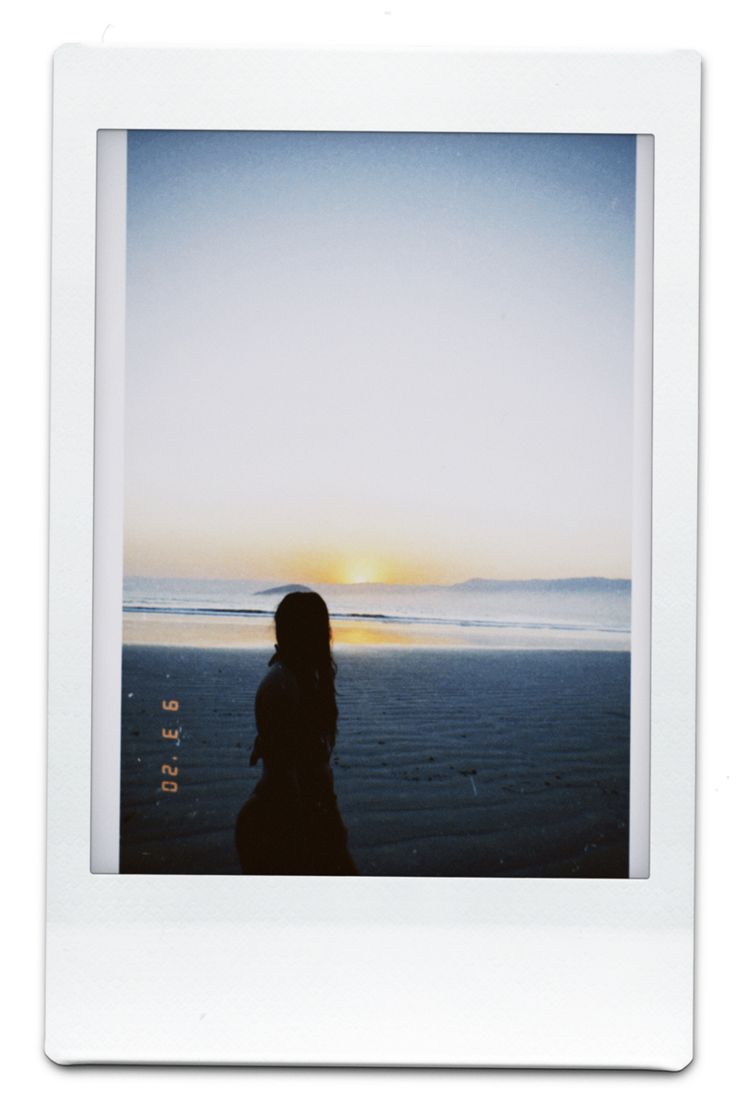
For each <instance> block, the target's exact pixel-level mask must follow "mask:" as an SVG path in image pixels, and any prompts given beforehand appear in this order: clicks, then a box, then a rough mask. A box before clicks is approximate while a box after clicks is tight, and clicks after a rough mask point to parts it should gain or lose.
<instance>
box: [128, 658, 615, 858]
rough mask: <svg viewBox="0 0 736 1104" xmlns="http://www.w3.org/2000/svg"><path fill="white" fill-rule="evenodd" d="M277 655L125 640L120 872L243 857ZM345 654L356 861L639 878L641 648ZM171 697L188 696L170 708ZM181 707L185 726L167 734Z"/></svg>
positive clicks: (346, 777)
mask: <svg viewBox="0 0 736 1104" xmlns="http://www.w3.org/2000/svg"><path fill="white" fill-rule="evenodd" d="M270 654H271V652H270V649H269V648H267V647H264V648H258V647H249V648H244V649H237V648H235V647H229V648H197V647H192V646H190V647H177V648H172V647H163V646H155V645H140V644H127V645H126V646H125V647H124V649H123V726H122V727H123V755H122V847H121V869H122V870H123V871H124V872H146V871H150V872H158V873H217V874H224V873H234V874H235V873H238V872H239V868H238V865H237V858H236V854H235V850H234V846H233V825H234V822H235V818H236V816H237V813H238V810H239V809H240V806H241V805H242V803H243V801H244V800H245V798H246V797H247V796H248V794H249V793H250V791H251V790H252V788H253V786H254V785H255V783H256V781H257V778H258V775H259V768H251V767H249V766H248V756H249V752H250V747H251V744H252V741H253V738H254V735H255V731H254V724H253V698H254V694H255V690H256V687H257V685H258V682H259V681H260V679H261V678H262V676H263V674H264V672H265V671H266V664H267V661H268V658H269V656H270ZM335 657H336V659H337V662H338V667H339V670H338V680H337V685H338V691H339V699H338V702H339V707H340V727H339V733H338V741H337V746H336V750H335V756H334V760H333V767H334V774H335V786H336V790H337V794H338V800H339V803H340V809H341V812H342V815H343V819H344V821H345V823H346V825H347V827H348V830H349V834H350V846H351V850H352V852H353V855H354V858H355V861H356V863H357V865H358V868H359V870H360V873H361V874H365V875H402V876H410V875H420V876H445V877H448V876H465V877H468V876H501V877H508V876H531V877H554V876H562V877H576V876H587V877H625V876H626V873H627V862H628V843H627V841H628V761H629V655H628V653H626V652H620V651H619V652H602V651H569V650H568V651H529V650H525V651H510V650H490V649H478V650H472V649H461V648H433V647H428V646H425V647H423V648H411V647H351V646H348V645H342V646H340V645H338V646H336V649H335ZM172 699H176V700H177V701H178V702H179V710H178V712H176V713H173V712H166V711H164V710H162V707H161V702H162V701H163V700H166V701H170V700H172ZM172 717H175V718H176V723H177V725H178V727H179V733H180V735H179V740H178V742H177V741H175V740H171V739H164V738H163V737H162V727H164V726H170V723H171V719H172ZM164 764H168V766H169V768H170V769H171V771H173V770H174V769H176V772H177V773H176V774H175V775H174V774H173V773H168V772H167V773H166V774H162V773H161V769H162V766H163V765H164ZM162 781H166V782H168V783H171V782H172V781H175V782H176V790H175V791H174V787H173V786H171V785H170V784H169V785H168V786H167V789H168V790H169V791H170V792H164V791H162V790H161V788H160V783H161V782H162Z"/></svg>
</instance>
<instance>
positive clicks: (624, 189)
mask: <svg viewBox="0 0 736 1104" xmlns="http://www.w3.org/2000/svg"><path fill="white" fill-rule="evenodd" d="M635 175H636V144H635V139H634V138H632V137H631V136H626V135H492V134H476V135H474V134H446V135H444V134H372V133H364V134H341V133H338V132H335V133H318V132H309V133H306V132H305V133H290V134H286V133H271V132H258V133H255V132H254V133H251V132H242V133H240V132H238V133H236V132H233V133H228V132H218V133H210V132H154V131H145V132H142V131H141V132H136V131H130V132H129V133H128V145H127V181H128V185H127V299H126V389H125V413H124V419H125V465H124V474H125V507H124V579H123V586H122V610H121V617H122V625H123V644H122V656H121V669H122V690H121V703H120V710H121V744H120V769H121V782H120V798H121V801H120V871H121V872H122V873H131V874H144V873H156V874H232V875H238V874H240V873H241V868H240V865H239V861H238V852H237V850H236V844H235V838H234V828H235V822H236V819H237V817H238V812H239V810H240V809H241V807H242V806H243V803H244V802H245V801H246V799H247V798H248V797H249V795H250V794H251V793H252V791H253V789H254V787H255V786H256V783H257V782H258V779H259V777H260V774H261V765H260V764H254V765H251V764H250V759H251V752H252V749H253V745H254V741H255V739H256V721H255V712H254V702H255V697H256V692H257V690H258V687H259V685H260V683H261V680H262V679H263V678H264V676H265V675H266V673H267V671H268V670H269V667H268V664H269V661H270V660H271V659H272V657H273V655H274V642H275V632H274V614H275V611H276V609H277V607H278V606H279V603H280V602H281V601H282V600H283V599H284V597H285V596H286V595H288V594H294V593H305V592H312V591H316V592H317V593H318V594H319V595H321V597H322V598H323V599H324V602H325V603H326V605H327V608H328V610H329V617H330V626H331V632H332V656H333V659H334V661H335V664H336V676H335V691H336V702H337V708H338V721H337V735H336V739H335V744H334V749H333V751H332V755H331V768H332V773H333V776H334V788H335V794H336V797H337V803H338V805H339V810H340V814H341V816H342V820H343V821H344V824H345V827H346V828H347V833H348V842H349V848H350V853H351V855H352V858H353V860H354V863H355V866H356V868H357V872H358V874H359V875H360V876H367V877H371V876H374V877H377V876H392V877H443V878H452V877H531V878H573V877H574V878H622V877H627V876H628V872H629V865H628V864H629V786H630V778H629V761H630V697H631V677H630V671H631V595H632V581H631V564H632V555H631V544H632V482H633V420H632V406H633V398H632V371H633V369H632V355H633V354H632V348H633V303H634V294H633V292H634V210H635V204H634V198H635V195H634V192H635Z"/></svg>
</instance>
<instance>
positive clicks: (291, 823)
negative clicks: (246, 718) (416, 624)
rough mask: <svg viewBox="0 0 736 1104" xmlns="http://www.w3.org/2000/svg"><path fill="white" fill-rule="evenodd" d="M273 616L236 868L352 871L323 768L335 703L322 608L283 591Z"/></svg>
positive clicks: (317, 600) (314, 597) (315, 600)
mask: <svg viewBox="0 0 736 1104" xmlns="http://www.w3.org/2000/svg"><path fill="white" fill-rule="evenodd" d="M275 621H276V651H275V654H274V655H273V656H272V658H271V660H270V662H269V668H270V670H269V671H268V674H266V676H265V677H264V678H263V680H262V682H261V684H260V686H259V687H258V691H257V693H256V701H255V712H256V730H257V736H256V740H255V743H254V745H253V751H252V752H251V757H250V763H251V766H254V765H255V764H256V763H257V762H258V761H259V760H262V761H263V774H262V775H261V779H260V781H259V782H258V784H257V785H256V787H255V789H254V791H253V793H252V794H251V796H250V797H249V798H248V800H247V801H246V803H245V805H244V806H243V808H242V809H241V810H240V814H239V816H238V820H237V825H236V828H235V841H236V845H237V848H238V855H239V857H240V865H241V867H242V870H243V873H244V874H357V870H356V868H355V865H354V863H353V860H352V858H351V856H350V852H349V851H348V847H347V830H346V828H345V825H344V824H343V822H342V818H341V817H340V813H339V810H338V808H337V798H336V797H335V790H334V784H333V777H332V768H331V767H330V756H331V754H332V749H333V747H334V746H335V736H336V733H337V703H336V701H335V672H336V667H335V663H334V661H333V659H332V652H331V648H330V642H331V633H330V619H329V614H328V612H327V606H326V605H325V603H324V601H323V599H322V598H321V597H320V596H319V594H315V593H314V592H313V591H308V592H294V593H290V594H287V595H286V596H285V597H284V598H283V599H282V600H281V602H280V603H279V606H278V609H277V610H276V617H275Z"/></svg>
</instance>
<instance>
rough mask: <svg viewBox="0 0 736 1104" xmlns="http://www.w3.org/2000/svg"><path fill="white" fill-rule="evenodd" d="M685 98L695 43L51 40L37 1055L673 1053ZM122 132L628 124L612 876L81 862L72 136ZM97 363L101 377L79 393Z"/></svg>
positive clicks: (97, 300)
mask: <svg viewBox="0 0 736 1104" xmlns="http://www.w3.org/2000/svg"><path fill="white" fill-rule="evenodd" d="M699 116H700V58H699V56H698V55H696V54H694V53H692V52H687V51H683V52H675V53H668V54H661V55H645V54H639V55H637V54H630V55H607V54H599V55H589V54H533V53H530V54H523V55H521V54H519V55H510V54H491V53H475V52H452V53H449V52H448V53H445V52H442V51H437V50H420V49H417V50H386V51H384V50H375V51H374V50H325V51H316V50H304V51H293V50H252V51H251V50H211V49H210V50H199V49H147V48H145V49H144V48H118V47H84V46H66V47H62V48H61V49H60V50H59V51H58V52H57V54H56V57H55V64H54V151H53V158H54V160H53V168H54V197H53V254H52V255H53V272H52V384H51V483H50V556H49V565H50V566H49V570H50V585H49V735H48V769H49V776H48V898H47V1017H46V1018H47V1026H46V1052H47V1054H48V1055H49V1056H50V1057H51V1058H53V1059H54V1060H55V1061H58V1062H62V1063H73V1062H149V1063H150V1062H197V1063H203V1062H209V1063H223V1064H225V1063H227V1064H233V1063H238V1064H259V1063H294V1064H302V1065H303V1064H314V1065H324V1064H341V1065H427V1066H451V1065H457V1066H546V1067H552V1066H557V1067H560V1066H563V1067H564V1066H567V1067H570V1066H588V1067H645V1068H658V1069H681V1068H683V1067H684V1066H685V1065H687V1064H688V1062H689V1061H690V1059H691V1057H692V1036H693V1030H692V1015H693V1007H692V988H693V862H694V840H693V833H694V735H695V733H694V727H695V615H696V535H697V419H698V413H697V394H698V391H697V387H698V384H697V354H698V258H699V137H700V117H699ZM128 129H162V130H166V129H171V130H176V129H190V130H335V131H356V130H373V131H391V130H393V131H465V132H504V131H505V132H527V133H538V132H563V133H602V134H609V133H622V134H635V135H640V136H650V144H649V149H650V150H651V142H652V141H653V149H654V174H653V175H654V227H653V239H652V234H651V226H650V225H649V224H648V223H646V221H645V220H640V219H637V222H638V228H637V266H638V269H637V304H636V318H637V323H636V349H635V359H636V366H637V380H638V383H637V388H638V390H637V393H636V398H635V411H636V413H635V418H636V419H638V420H639V426H640V431H639V432H637V429H636V426H635V439H636V440H637V441H639V442H641V441H646V439H647V436H648V433H647V430H648V427H649V425H650V424H651V434H652V436H651V440H652V447H651V451H649V450H648V449H646V450H644V451H645V452H646V455H644V454H641V452H640V455H639V456H638V457H637V458H636V469H637V472H638V482H637V487H636V490H635V495H634V511H635V528H636V531H637V532H638V534H639V537H638V545H636V544H635V549H634V559H635V571H634V577H635V579H637V578H638V579H640V580H644V581H645V582H644V583H643V584H641V583H640V591H639V594H638V595H637V594H636V590H635V593H634V598H633V619H632V639H633V640H636V639H638V640H639V641H642V640H647V641H648V642H649V649H650V654H651V668H649V667H648V666H647V664H646V663H645V662H644V660H645V659H646V658H647V657H646V655H645V653H646V652H647V651H648V650H649V649H646V648H641V647H640V648H639V649H638V650H639V654H640V660H639V661H638V662H637V664H636V666H635V667H634V668H633V669H632V704H633V703H634V702H635V701H638V703H639V705H638V713H637V715H638V718H639V720H638V722H637V725H638V729H637V731H638V736H637V738H636V740H635V741H633V735H634V722H633V718H632V741H633V745H634V750H633V751H632V768H633V766H634V762H633V757H634V756H635V757H637V758H638V769H637V770H636V771H634V770H633V769H632V785H634V782H635V779H639V780H641V779H645V780H646V778H647V777H648V778H649V785H648V786H647V785H646V784H644V785H643V790H642V788H641V782H640V783H639V785H640V792H638V793H632V806H631V808H632V840H633V839H634V837H635V836H636V839H637V840H639V841H640V844H639V845H638V846H639V852H638V856H637V858H636V861H637V863H638V866H637V870H636V873H637V874H638V876H634V877H631V878H629V879H522V878H508V879H505V878H503V879H499V878H453V879H441V878H433V879H430V878H365V879H361V878H353V879H339V878H299V877H290V878H288V879H281V878H277V877H257V878H254V877H248V878H242V877H232V876H203V875H197V876H172V875H168V876H156V875H140V876H139V875H119V874H101V873H93V870H95V869H96V870H99V869H105V861H106V860H105V855H104V848H103V851H102V852H99V853H97V854H96V855H95V854H94V853H93V854H91V851H90V847H91V843H90V841H91V838H92V833H91V827H92V819H93V808H92V804H93V797H94V799H95V801H96V802H97V803H98V804H100V800H99V799H100V795H101V794H105V793H106V795H107V796H106V797H105V798H104V799H103V800H102V802H101V804H102V806H105V805H107V806H108V807H109V805H110V802H112V803H113V807H116V806H115V805H114V803H115V802H116V801H117V793H116V775H115V773H114V772H111V771H110V769H109V763H106V762H105V759H104V748H105V747H108V748H110V747H113V748H114V747H116V746H119V727H118V728H117V729H116V730H115V731H114V732H113V731H112V728H111V724H112V722H113V721H114V720H115V713H114V710H113V712H112V713H110V710H109V708H108V709H107V710H106V708H105V706H104V702H105V701H107V702H108V704H109V701H110V700H113V701H115V700H119V674H118V675H117V676H116V675H115V673H114V671H112V670H111V669H110V667H109V665H107V664H105V663H103V662H101V660H100V654H99V650H98V644H99V641H100V640H102V638H103V636H104V637H105V639H106V640H107V646H109V645H110V641H111V640H112V642H113V645H115V634H117V647H118V653H117V654H118V655H119V639H120V637H119V633H120V618H121V610H120V601H119V599H120V595H119V592H118V591H117V590H116V583H115V580H116V579H119V578H120V575H121V570H122V569H121V558H122V532H121V530H120V529H118V530H117V531H116V529H115V526H114V525H108V524H107V523H106V524H105V525H104V526H103V525H99V524H98V525H95V524H94V494H95V490H97V493H98V495H99V493H100V487H104V489H105V493H106V494H110V493H114V488H115V486H116V481H117V486H118V487H119V488H120V481H121V479H122V471H121V465H120V463H119V458H118V459H116V457H117V456H118V453H117V451H116V450H117V449H118V448H119V446H120V442H119V441H118V442H117V443H116V442H115V440H114V439H111V440H110V442H109V448H107V449H106V447H105V438H104V435H101V434H100V428H101V427H105V428H106V427H107V426H108V425H114V424H116V423H115V418H114V417H111V412H113V413H114V411H115V410H116V409H119V406H120V401H121V391H120V388H122V357H123V350H124V330H123V328H122V319H123V311H122V310H121V303H120V301H119V299H118V302H117V304H116V303H115V295H114V294H113V295H112V296H111V295H110V294H108V292H109V289H107V291H106V292H105V294H104V295H101V289H100V272H99V271H97V270H96V264H95V253H96V244H97V240H98V237H97V235H98V234H100V233H103V232H106V231H104V230H101V229H100V228H101V227H103V226H104V225H105V218H106V214H105V206H104V205H105V203H106V202H112V203H114V202H116V199H115V196H114V195H113V196H112V197H111V193H110V189H109V188H107V187H106V188H101V189H100V190H99V196H100V204H99V207H98V200H97V196H98V188H97V173H98V167H99V166H100V165H103V162H102V161H98V140H99V134H98V132H101V131H105V132H106V131H115V130H128ZM103 140H104V139H103ZM118 148H119V147H118ZM105 163H109V161H108V162H105ZM651 167H652V162H651V157H649V158H646V157H643V158H641V159H640V160H639V161H638V170H637V171H638V178H637V197H638V199H639V196H640V195H646V194H648V193H647V189H650V188H651V183H652V181H651ZM117 179H120V177H119V176H118V178H117ZM105 197H107V198H105ZM119 199H120V197H119V196H118V197H117V201H119ZM110 225H112V226H114V225H118V226H119V224H115V223H111V224H110ZM652 246H653V261H654V264H653V279H652V280H649V279H647V278H646V273H647V271H649V270H650V261H651V254H652ZM124 249H125V242H124V237H122V236H120V235H119V236H118V238H117V239H116V238H115V232H114V231H113V232H112V234H110V233H108V238H107V241H106V252H107V255H108V256H110V255H111V253H112V255H113V256H114V255H115V251H116V250H117V257H118V261H120V258H121V257H124ZM642 265H643V268H644V278H642V279H640V278H639V275H640V269H639V266H642ZM119 294H120V292H118V295H119ZM652 307H653V310H652ZM103 361H104V363H105V364H106V366H107V368H108V370H107V371H106V381H107V382H106V386H105V388H104V389H101V388H98V389H97V392H96V388H95V366H96V365H97V368H98V371H99V365H100V363H102V362H103ZM115 365H117V366H118V368H119V371H117V374H116V370H115ZM111 381H112V382H111ZM115 381H117V383H116V382H115ZM650 384H651V387H650ZM116 388H117V390H116ZM642 427H643V428H642ZM113 437H114V434H113ZM650 476H651V496H650V493H649V492H650V487H649V478H650ZM120 489H121V488H120ZM650 507H651V512H650ZM650 517H651V518H652V519H653V523H652V525H651V534H650ZM650 538H651V539H650ZM637 547H638V551H637ZM649 563H651V576H650V574H649ZM103 577H104V578H107V579H108V582H107V583H104V582H101V580H102V579H103ZM109 580H112V582H110V581H109ZM649 580H651V591H649V589H648V587H647V585H646V583H647V582H648V581H649ZM93 584H94V585H93ZM93 589H94V593H95V600H94V602H93ZM650 611H651V612H650ZM116 677H117V679H118V685H117V690H116V683H115V678H116ZM93 681H94V685H95V694H94V707H93V693H92V690H93ZM108 691H109V692H108ZM116 692H117V699H116V698H115V694H116ZM101 703H102V704H101ZM110 718H112V721H111V719H110ZM104 732H108V736H109V739H108V740H107V743H105V738H104ZM93 733H94V737H95V743H94V748H95V751H94V754H93ZM101 734H103V735H101ZM647 760H649V763H648V764H647ZM93 772H94V785H93ZM637 818H638V819H637ZM634 821H636V823H634ZM647 875H648V876H647Z"/></svg>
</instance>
